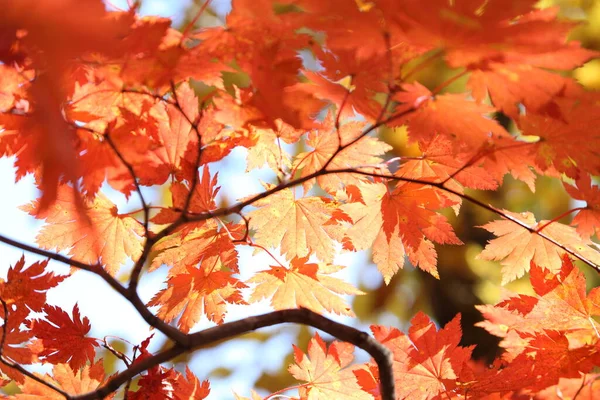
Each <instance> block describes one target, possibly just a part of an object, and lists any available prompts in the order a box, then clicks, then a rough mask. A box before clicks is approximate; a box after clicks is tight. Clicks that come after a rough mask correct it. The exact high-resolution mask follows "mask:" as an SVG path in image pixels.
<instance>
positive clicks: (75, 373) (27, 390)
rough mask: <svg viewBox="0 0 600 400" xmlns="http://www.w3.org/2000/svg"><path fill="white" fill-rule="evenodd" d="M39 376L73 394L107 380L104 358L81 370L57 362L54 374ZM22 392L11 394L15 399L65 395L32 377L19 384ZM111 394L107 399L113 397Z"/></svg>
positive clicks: (89, 389)
mask: <svg viewBox="0 0 600 400" xmlns="http://www.w3.org/2000/svg"><path fill="white" fill-rule="evenodd" d="M38 377H40V378H42V379H45V380H46V381H48V382H49V383H51V384H52V385H54V386H56V387H58V388H60V389H63V390H64V391H66V392H67V393H69V394H71V395H78V394H87V393H88V392H92V391H94V390H96V389H97V388H98V387H100V386H101V385H102V383H103V382H104V380H105V376H104V367H103V366H102V360H100V361H98V362H96V363H95V364H91V365H86V366H84V367H83V368H82V369H80V370H73V369H72V368H71V367H70V366H69V365H68V364H57V365H55V366H54V367H53V368H52V375H51V376H50V375H48V374H46V375H45V376H41V375H39V374H38ZM19 389H21V392H22V393H18V394H16V395H14V396H11V398H12V399H15V400H35V399H40V400H42V399H48V400H54V399H55V400H62V399H64V396H63V395H61V394H60V393H58V392H56V391H54V390H53V389H51V388H49V387H48V386H46V385H43V384H41V383H39V382H37V381H35V380H33V379H31V378H26V379H25V383H23V384H19ZM113 397H114V394H110V395H108V396H106V397H105V399H112V398H113Z"/></svg>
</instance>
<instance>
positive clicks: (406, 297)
mask: <svg viewBox="0 0 600 400" xmlns="http://www.w3.org/2000/svg"><path fill="white" fill-rule="evenodd" d="M147 1H149V0H147ZM142 4H144V3H142ZM182 4H184V5H183V6H182V7H181V8H180V9H181V10H182V13H181V15H177V16H175V15H173V14H171V16H173V17H174V20H175V21H176V22H175V25H176V27H177V28H180V29H182V28H183V27H185V26H186V25H187V24H189V23H190V21H192V20H193V18H194V17H195V16H196V13H197V12H198V10H199V9H200V8H201V7H202V6H203V4H204V1H202V0H194V1H192V2H189V3H188V4H185V2H184V3H182ZM424 4H425V3H424ZM538 6H539V7H541V8H546V7H560V15H561V17H562V18H565V19H569V20H573V21H577V22H578V23H579V24H578V25H577V26H576V27H575V28H574V29H573V31H572V33H571V39H572V40H577V41H580V42H582V44H583V45H584V46H585V47H587V48H590V49H595V50H600V0H542V1H540V2H539V4H538ZM229 8H230V4H229V2H227V1H213V2H212V3H211V5H210V6H209V7H208V8H207V10H206V11H205V12H204V13H203V15H202V16H201V17H200V19H199V20H198V21H197V22H196V24H195V26H196V27H207V26H216V25H222V24H223V23H224V15H225V13H226V12H227V11H228V10H229ZM417 62H418V61H417ZM406 68H407V69H410V68H412V66H410V65H409V66H407V67H406ZM460 73H461V71H460V70H455V69H450V68H448V66H447V65H445V64H444V62H443V60H442V59H441V58H440V57H438V58H437V59H436V60H435V61H434V62H431V63H427V66H426V67H425V68H419V70H418V71H417V72H415V73H414V74H411V77H410V80H418V81H419V82H421V83H422V84H424V85H425V86H427V87H428V88H430V89H433V88H436V87H438V86H439V85H440V84H443V83H444V82H446V81H447V80H449V79H451V78H452V77H454V76H456V75H459V74H460ZM571 74H572V76H573V77H574V78H575V79H577V80H578V81H579V82H580V83H581V84H582V85H584V86H585V87H587V88H589V89H590V90H597V89H600V59H596V60H592V61H590V62H588V63H587V64H585V65H584V66H582V67H581V68H578V69H577V70H575V71H572V72H571ZM231 75H232V76H231V80H232V82H233V80H236V79H237V80H238V81H236V82H237V83H238V84H239V79H240V77H236V76H235V74H231ZM466 78H467V76H463V77H462V78H460V79H456V80H454V81H452V83H451V84H449V85H448V86H446V87H445V88H444V89H443V92H464V91H465V82H466ZM229 84H231V82H229ZM196 88H197V89H198V90H202V87H201V85H199V86H196ZM496 118H497V119H498V121H499V122H500V123H503V124H505V126H506V127H507V128H508V129H510V130H511V131H513V132H514V131H515V127H514V126H512V124H511V123H510V121H509V120H508V119H507V118H505V117H504V116H503V115H497V116H496ZM380 134H381V135H382V137H383V138H384V140H386V141H387V142H388V143H390V144H392V145H393V147H394V150H393V152H392V154H390V155H389V156H390V157H397V156H411V155H412V156H414V155H418V154H419V153H418V148H415V147H414V146H408V145H407V143H406V131H405V129H402V128H400V129H396V130H392V129H387V130H385V129H384V130H383V131H381V132H380ZM295 150H296V151H297V152H300V151H304V150H305V149H303V148H297V149H295ZM225 189H226V188H225ZM468 193H469V194H470V195H472V196H474V197H477V198H478V199H480V200H482V201H484V202H487V203H490V204H492V205H494V206H496V207H499V208H505V209H508V210H511V211H516V212H520V211H525V210H529V211H531V212H533V213H534V214H535V216H536V218H537V219H538V220H541V219H552V218H554V217H556V216H557V215H560V214H561V213H563V212H564V211H565V210H568V209H569V208H571V207H572V206H573V204H570V201H571V200H570V198H569V197H568V195H567V194H566V193H565V191H564V189H563V187H562V184H561V183H560V182H559V181H557V180H555V179H549V178H544V177H540V178H538V180H537V182H536V191H535V194H534V193H532V192H531V191H530V190H529V189H528V187H527V186H526V185H525V184H524V183H522V182H517V181H515V180H513V179H512V178H510V177H506V178H505V180H504V185H503V186H502V187H501V188H500V190H498V191H496V192H475V191H469V192H468ZM169 197H170V196H169V195H168V193H164V196H163V198H164V200H165V202H168V200H169ZM222 205H225V204H222ZM447 216H448V217H449V218H450V219H451V222H452V224H453V226H454V229H455V230H456V233H457V235H458V236H459V237H460V238H461V240H462V241H463V242H464V243H465V245H464V246H437V250H438V255H439V262H438V268H439V273H440V280H436V279H434V278H433V277H431V276H430V275H428V274H426V273H423V272H422V271H420V270H415V269H414V268H412V267H410V266H409V265H405V268H404V269H403V270H401V271H399V273H398V274H397V275H396V276H395V277H394V278H393V279H392V281H391V282H390V284H388V285H385V284H384V283H383V280H382V279H381V278H380V277H379V276H378V275H377V272H376V269H375V267H374V266H373V265H370V266H366V265H364V264H365V263H366V264H368V260H370V255H366V256H364V257H361V256H357V262H356V263H355V265H353V266H352V267H351V268H352V270H353V271H354V272H353V273H354V275H355V276H354V278H352V277H351V278H350V279H354V280H355V283H356V284H357V285H358V286H359V287H360V289H362V290H364V291H366V292H367V293H368V294H367V295H365V296H359V297H357V298H355V299H354V300H353V304H352V307H353V310H354V311H355V313H356V315H357V319H358V321H356V325H357V326H358V327H360V328H361V329H368V326H369V325H370V324H375V323H377V324H385V325H394V326H397V327H399V328H400V329H403V330H406V329H407V327H408V321H409V320H410V319H411V318H412V316H413V315H414V314H415V313H416V312H417V311H424V312H425V313H427V314H428V315H430V316H431V317H432V318H434V319H435V320H436V322H437V323H438V324H439V325H440V326H443V325H444V324H446V323H447V322H448V321H450V320H451V319H452V318H453V317H454V316H455V315H456V314H457V313H461V314H462V327H463V342H462V344H463V345H471V344H475V345H477V347H476V349H475V351H474V355H475V357H477V358H479V359H481V360H482V361H483V362H488V361H490V360H492V359H493V358H494V357H495V356H496V355H497V352H498V347H497V339H496V338H494V337H492V336H490V335H488V334H487V333H486V332H485V331H484V330H483V329H481V328H477V327H475V326H474V324H475V323H476V322H478V321H480V320H481V316H480V314H479V312H478V311H477V310H476V309H475V308H474V306H475V305H477V304H482V303H495V302H497V301H498V300H499V299H500V298H501V296H502V293H503V290H505V289H508V290H510V291H514V292H520V293H525V294H532V290H531V287H530V285H529V280H528V277H527V276H525V277H524V278H522V279H520V280H517V281H514V282H511V283H510V284H508V285H506V287H502V286H501V285H500V281H501V276H500V266H499V264H498V263H493V262H489V261H483V260H477V259H476V255H477V254H479V252H480V251H481V250H482V249H483V247H484V245H485V244H486V242H487V241H488V240H490V239H491V238H492V236H491V234H490V233H488V232H487V231H485V230H483V229H480V228H477V227H478V226H481V225H483V224H485V223H487V222H488V221H490V220H492V219H497V218H498V217H497V216H496V215H493V214H491V213H489V212H488V211H485V210H481V209H479V208H477V207H476V206H472V205H471V204H469V203H464V204H463V205H462V208H461V212H460V214H459V215H458V217H456V216H454V214H453V213H452V212H450V213H448V215H447ZM571 217H572V216H568V217H566V218H564V219H563V220H561V222H565V223H568V222H569V221H570V218H571ZM580 267H581V268H582V269H583V270H584V271H585V272H586V275H587V278H588V284H591V285H594V286H596V285H598V284H600V281H599V279H598V276H597V274H596V273H594V272H593V271H591V269H589V268H587V269H586V267H585V266H582V265H580ZM344 322H346V323H348V322H350V321H349V320H344ZM282 332H286V333H287V334H289V333H290V332H292V333H293V338H292V341H291V342H290V341H289V340H287V338H286V341H287V345H285V346H281V345H273V344H269V343H270V342H271V340H272V338H273V337H274V336H276V335H279V334H281V333H282ZM311 336H312V331H311V330H310V329H308V328H306V327H289V326H286V327H279V328H277V329H273V330H268V331H260V332H254V333H251V334H247V335H245V336H243V337H240V338H239V339H237V340H236V341H235V342H236V343H235V345H234V346H236V347H235V349H238V350H237V351H240V352H242V353H246V354H245V356H247V357H250V358H252V357H254V358H255V359H257V360H258V359H260V358H261V357H264V354H265V352H275V353H276V358H277V359H279V360H280V361H279V362H277V363H276V365H272V366H271V367H270V368H265V369H264V370H260V371H256V370H253V371H252V374H254V376H257V379H256V381H255V383H254V387H255V388H256V389H257V390H258V391H259V392H260V393H265V392H269V393H271V392H274V391H276V390H279V389H281V388H283V387H286V386H292V385H294V384H295V383H296V382H295V381H294V380H293V378H292V377H291V375H290V374H289V373H288V372H287V367H288V365H289V364H290V363H292V347H291V344H290V343H295V344H296V345H297V346H298V347H300V348H303V349H305V348H306V346H307V344H308V340H309V339H310V337H311ZM325 337H326V336H325ZM113 345H114V346H115V347H118V346H121V347H123V345H122V344H115V343H113ZM228 345H229V344H225V343H224V344H219V345H216V346H213V347H214V348H213V349H212V350H213V351H214V352H212V351H211V349H207V350H206V351H204V350H199V351H197V352H195V353H194V354H193V355H184V356H181V357H180V358H178V359H176V360H174V361H175V365H176V366H182V365H188V364H190V365H191V366H192V368H193V366H194V364H196V362H201V363H202V364H203V368H202V370H203V371H206V372H207V374H205V375H204V376H203V375H202V374H199V375H198V377H199V378H200V379H210V380H211V386H213V387H215V384H218V382H221V383H223V384H225V385H231V382H232V380H235V374H236V373H238V372H239V371H236V370H234V369H233V368H228V367H227V366H224V364H223V363H222V360H223V357H222V356H216V357H213V356H211V354H213V355H218V354H222V353H223V352H224V351H225V350H224V349H225V347H224V346H228ZM121 347H119V350H124V349H121ZM234 351H235V350H234ZM362 360H365V358H364V356H363V358H362ZM105 361H106V367H107V372H108V373H109V374H110V373H112V372H114V371H115V370H116V369H118V368H119V367H118V365H119V364H118V363H117V360H116V358H115V357H114V356H112V355H110V353H107V354H106V358H105ZM250 364H252V362H251V363H250ZM241 373H242V374H244V373H249V371H246V372H244V371H242V372H241ZM134 385H135V382H134ZM234 386H235V385H234ZM249 389H250V387H247V389H246V390H247V391H246V393H239V394H243V395H248V394H249Z"/></svg>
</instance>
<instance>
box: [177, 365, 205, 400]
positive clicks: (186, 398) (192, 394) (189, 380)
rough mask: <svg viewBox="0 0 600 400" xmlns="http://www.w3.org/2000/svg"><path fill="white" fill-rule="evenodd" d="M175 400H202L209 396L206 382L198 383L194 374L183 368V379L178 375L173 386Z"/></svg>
mask: <svg viewBox="0 0 600 400" xmlns="http://www.w3.org/2000/svg"><path fill="white" fill-rule="evenodd" d="M173 387H174V390H173V391H174V394H175V399H176V400H202V399H205V398H207V397H208V395H209V394H210V385H209V383H208V381H202V382H200V381H199V380H198V378H197V377H196V376H195V375H194V373H193V372H192V371H191V370H190V369H189V367H187V366H186V367H185V377H184V376H183V374H178V375H177V377H176V378H175V382H174V384H173Z"/></svg>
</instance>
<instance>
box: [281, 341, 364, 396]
mask: <svg viewBox="0 0 600 400" xmlns="http://www.w3.org/2000/svg"><path fill="white" fill-rule="evenodd" d="M353 352H354V346H353V345H351V344H350V343H344V342H338V341H334V342H333V343H331V344H330V345H329V346H327V345H326V344H325V342H324V341H323V339H321V337H320V336H319V334H318V333H315V336H314V337H313V338H312V339H311V340H310V342H309V343H308V353H307V354H304V353H303V352H302V350H300V349H299V348H298V347H296V346H295V345H294V361H295V364H292V365H290V367H289V368H288V371H289V372H290V373H291V374H292V375H293V376H294V378H296V379H298V380H299V381H304V382H307V383H303V384H302V385H300V397H301V398H302V399H307V400H313V399H314V400H316V399H323V398H326V399H332V400H336V399H339V400H342V399H354V400H362V399H364V400H368V399H372V398H373V397H372V396H371V395H370V394H368V393H366V392H363V391H362V390H361V389H360V386H359V385H358V382H357V379H356V377H355V375H354V373H353V371H354V370H355V369H356V367H354V366H350V363H351V362H352V360H353V359H354V355H353Z"/></svg>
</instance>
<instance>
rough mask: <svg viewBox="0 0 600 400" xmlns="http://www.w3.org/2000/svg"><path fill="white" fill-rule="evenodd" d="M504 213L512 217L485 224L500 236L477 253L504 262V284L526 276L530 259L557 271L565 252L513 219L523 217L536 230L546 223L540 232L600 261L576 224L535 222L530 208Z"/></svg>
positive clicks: (590, 258)
mask: <svg viewBox="0 0 600 400" xmlns="http://www.w3.org/2000/svg"><path fill="white" fill-rule="evenodd" d="M503 213H504V214H505V215H506V216H507V217H508V218H509V219H504V220H500V221H493V222H490V223H488V224H486V225H484V226H482V228H484V229H485V230H487V231H489V232H492V233H493V234H494V235H496V236H498V238H496V239H492V240H490V241H489V242H488V244H487V245H486V247H485V249H484V250H483V251H482V252H481V254H479V256H478V258H481V259H483V260H493V261H501V264H502V265H503V267H502V283H503V284H505V283H507V282H510V281H512V280H515V279H517V278H520V277H521V276H523V275H524V274H525V272H527V271H529V267H530V262H531V261H533V262H534V263H535V264H537V265H540V266H542V268H545V269H547V270H548V271H550V272H553V273H556V272H557V271H559V270H560V268H561V266H562V256H563V255H564V254H565V251H564V250H563V249H561V248H560V247H558V246H556V245H555V244H553V243H550V242H549V241H548V240H546V239H544V238H542V237H541V236H539V235H537V234H536V233H534V232H530V231H529V230H528V229H526V228H524V227H522V226H518V225H517V224H516V223H515V222H513V221H511V219H512V220H515V221H520V222H521V223H523V224H525V225H526V226H528V227H529V228H530V229H533V230H536V229H539V228H541V227H543V230H542V231H541V232H542V233H543V234H544V235H546V236H547V237H549V238H551V239H553V240H555V241H557V242H558V243H561V244H563V245H564V246H566V247H567V248H569V249H571V250H573V251H575V252H576V253H578V254H580V255H582V256H583V257H586V258H587V259H589V260H591V261H592V262H595V263H596V264H598V263H599V262H600V253H598V252H597V251H596V250H594V249H593V248H591V247H590V244H591V242H590V241H589V240H584V239H582V238H581V237H580V236H579V235H578V234H577V232H576V231H575V229H574V228H572V227H570V226H566V225H563V224H560V223H558V222H552V223H550V224H548V225H547V223H548V221H540V222H537V223H536V221H535V217H534V215H533V214H532V213H530V212H525V213H520V214H519V213H512V212H510V211H503Z"/></svg>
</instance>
